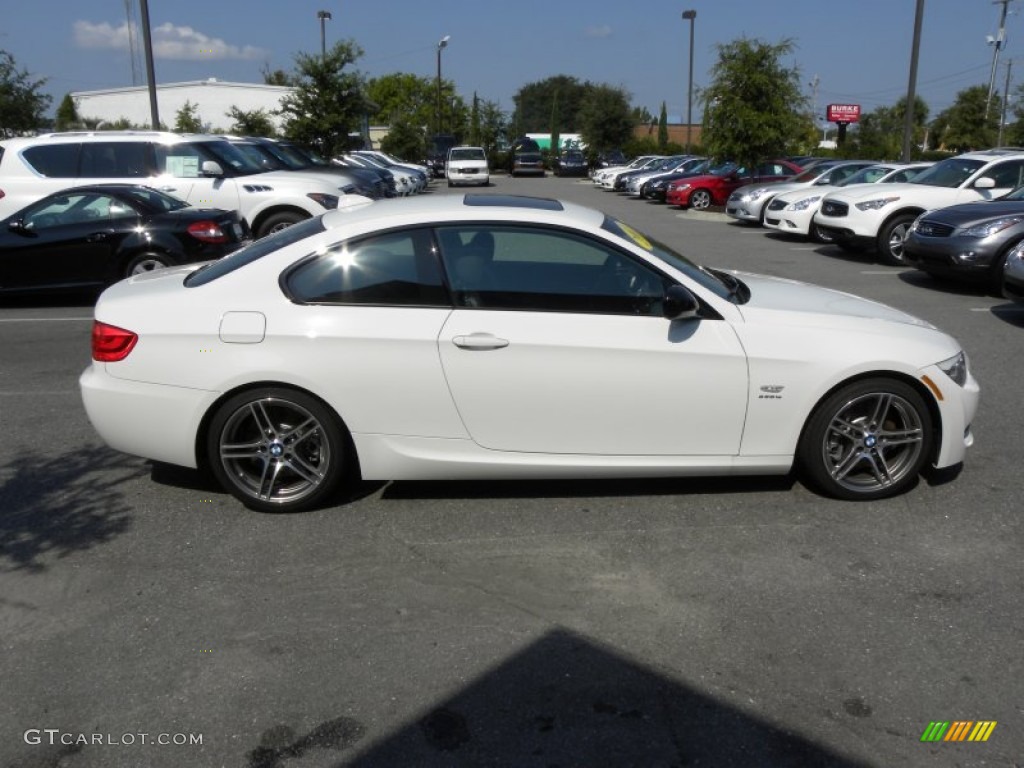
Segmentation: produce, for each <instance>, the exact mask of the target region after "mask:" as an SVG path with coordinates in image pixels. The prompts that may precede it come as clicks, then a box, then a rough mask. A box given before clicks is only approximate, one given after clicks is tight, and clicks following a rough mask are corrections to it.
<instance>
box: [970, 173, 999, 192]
mask: <svg viewBox="0 0 1024 768" xmlns="http://www.w3.org/2000/svg"><path fill="white" fill-rule="evenodd" d="M995 186H996V180H995V179H993V178H992V177H991V176H982V177H981V178H980V179H978V180H977V181H976V182H974V188H975V189H994V188H995Z"/></svg>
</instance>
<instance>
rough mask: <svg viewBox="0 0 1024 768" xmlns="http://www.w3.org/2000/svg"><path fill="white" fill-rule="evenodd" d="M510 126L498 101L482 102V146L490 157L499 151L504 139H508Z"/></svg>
mask: <svg viewBox="0 0 1024 768" xmlns="http://www.w3.org/2000/svg"><path fill="white" fill-rule="evenodd" d="M508 133H509V125H508V120H507V119H506V116H505V113H504V112H502V111H501V106H500V105H499V104H498V102H496V101H488V100H487V99H484V100H483V101H482V102H480V146H481V147H483V148H484V151H485V152H486V153H487V155H488V157H490V156H491V154H492V153H493V152H494V151H495V149H497V147H498V144H499V143H500V142H501V140H502V139H508V138H509V136H508Z"/></svg>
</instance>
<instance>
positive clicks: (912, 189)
mask: <svg viewBox="0 0 1024 768" xmlns="http://www.w3.org/2000/svg"><path fill="white" fill-rule="evenodd" d="M929 188H931V189H944V190H945V191H946V192H951V193H955V192H956V189H955V188H952V187H935V186H930V185H928V184H907V183H900V184H854V185H852V186H849V187H839V188H838V189H833V190H831V191H829V193H828V196H829V198H830V199H834V200H865V199H870V198H875V197H901V196H903V195H914V194H917V193H920V192H921V190H922V189H929Z"/></svg>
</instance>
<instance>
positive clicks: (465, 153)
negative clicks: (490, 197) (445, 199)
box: [444, 147, 491, 187]
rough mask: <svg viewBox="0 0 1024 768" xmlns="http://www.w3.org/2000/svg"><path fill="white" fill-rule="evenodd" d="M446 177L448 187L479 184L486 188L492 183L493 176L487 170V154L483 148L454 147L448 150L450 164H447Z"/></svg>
mask: <svg viewBox="0 0 1024 768" xmlns="http://www.w3.org/2000/svg"><path fill="white" fill-rule="evenodd" d="M444 172H445V176H447V177H448V186H449V187H454V186H455V185H456V184H477V185H479V186H481V187H486V186H487V185H488V184H490V183H491V175H490V173H489V172H488V170H487V154H486V153H485V152H484V150H483V147H452V148H451V149H449V150H448V162H447V163H446V164H445V171H444Z"/></svg>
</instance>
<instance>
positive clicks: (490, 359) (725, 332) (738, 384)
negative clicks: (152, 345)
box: [438, 224, 747, 456]
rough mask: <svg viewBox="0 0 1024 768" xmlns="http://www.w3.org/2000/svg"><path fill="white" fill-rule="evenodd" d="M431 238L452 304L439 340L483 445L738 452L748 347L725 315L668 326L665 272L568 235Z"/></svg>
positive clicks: (505, 228)
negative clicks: (664, 309)
mask: <svg viewBox="0 0 1024 768" xmlns="http://www.w3.org/2000/svg"><path fill="white" fill-rule="evenodd" d="M438 237H439V242H440V246H441V252H442V255H443V259H444V264H445V269H446V272H447V275H448V280H449V284H450V286H451V289H452V295H453V299H454V303H455V309H454V311H453V312H452V314H451V315H450V316H449V318H448V319H447V321H446V322H445V324H444V327H443V328H442V330H441V334H440V337H439V339H438V344H439V349H440V355H441V363H442V365H443V367H444V372H445V376H446V378H447V381H448V386H449V387H450V389H451V393H452V397H453V398H454V400H455V404H456V407H457V408H458V411H459V414H460V416H461V418H462V421H463V423H464V424H465V427H466V429H467V431H468V432H469V434H470V435H471V436H472V438H473V440H474V441H475V442H477V443H478V444H479V445H481V446H483V447H485V448H489V449H493V450H500V451H521V452H530V453H554V454H599V455H648V456H649V455H666V456H667V455H688V456H712V455H714V456H723V455H734V454H737V453H738V451H739V445H740V438H741V435H742V430H743V422H744V418H745V412H746V411H745V409H746V400H747V364H746V359H745V356H744V353H743V350H742V348H741V347H740V344H739V342H738V341H737V338H736V336H735V334H734V333H733V331H732V328H731V327H730V326H729V324H728V323H726V322H724V321H721V320H698V319H694V320H680V321H669V320H667V319H665V318H664V317H663V316H662V311H661V303H662V299H663V297H664V294H665V289H666V286H667V285H669V284H670V283H671V282H672V281H671V280H670V279H669V278H667V277H666V276H665V275H663V274H662V273H660V272H659V271H657V270H655V269H654V268H653V267H651V266H650V265H648V264H646V263H644V262H642V261H641V260H639V259H637V258H635V257H634V256H633V255H632V254H629V253H626V252H624V251H622V250H619V249H618V248H617V247H616V246H615V245H613V244H612V243H610V242H606V241H603V240H598V239H596V238H593V237H591V236H587V235H583V234H580V233H575V232H572V231H568V230H561V229H552V228H543V227H532V226H527V225H507V224H494V225H487V226H480V225H473V226H469V225H467V226H451V227H442V228H439V229H438Z"/></svg>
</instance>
